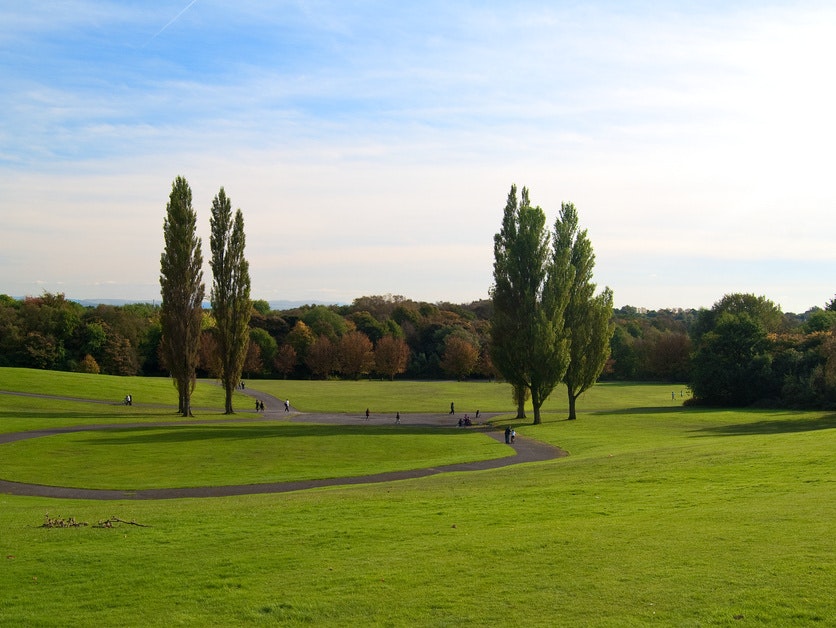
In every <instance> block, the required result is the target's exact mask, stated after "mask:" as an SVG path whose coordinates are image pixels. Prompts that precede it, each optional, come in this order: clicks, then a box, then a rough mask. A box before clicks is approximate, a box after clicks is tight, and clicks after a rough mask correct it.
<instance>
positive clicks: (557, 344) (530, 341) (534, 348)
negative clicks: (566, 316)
mask: <svg viewBox="0 0 836 628" xmlns="http://www.w3.org/2000/svg"><path fill="white" fill-rule="evenodd" d="M545 224H546V216H545V214H544V213H543V210H542V209H540V207H532V206H531V203H530V201H529V197H528V190H527V189H526V188H523V190H522V196H521V200H520V201H519V202H518V200H517V188H516V186H515V185H513V186H511V191H510V192H509V194H508V199H507V202H506V205H505V211H504V214H503V219H502V228H501V230H500V232H499V233H497V234H496V235H495V236H494V285H493V288H492V290H491V297H492V299H493V315H492V317H491V359H492V360H493V363H494V365H495V366H496V368H497V370H498V371H499V372H500V373H502V375H503V376H504V377H505V379H506V380H508V382H509V383H510V384H511V385H512V386H513V387H514V388H515V389H520V388H526V389H528V390H529V391H530V393H531V403H532V406H533V409H534V423H535V424H538V423H540V422H541V418H540V407H541V406H542V404H543V402H544V401H545V400H546V399H547V398H548V396H549V395H550V394H551V392H552V391H553V390H554V388H555V386H557V384H558V383H559V382H560V380H561V378H562V377H563V374H564V373H565V372H566V367H567V364H568V360H569V351H568V346H567V341H566V338H565V335H564V332H563V313H564V310H565V308H566V304H567V298H568V290H567V282H566V278H565V277H562V276H558V273H559V272H565V268H566V263H565V261H564V260H563V259H558V258H559V257H561V256H564V257H565V256H566V252H565V251H563V250H554V251H553V250H552V249H551V247H550V236H549V233H548V232H547V230H546V228H545ZM516 398H517V399H518V402H519V405H518V409H517V415H518V416H525V412H524V405H523V400H524V395H521V394H517V395H516Z"/></svg>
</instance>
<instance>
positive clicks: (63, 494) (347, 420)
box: [0, 390, 568, 500]
mask: <svg viewBox="0 0 836 628" xmlns="http://www.w3.org/2000/svg"><path fill="white" fill-rule="evenodd" d="M0 392H2V391H0ZM243 392H245V393H247V394H249V395H250V396H251V397H253V398H254V399H259V400H260V401H262V402H263V403H264V406H265V410H264V412H261V413H258V416H257V417H252V416H251V417H245V418H236V419H226V420H224V419H220V420H218V419H214V420H199V419H197V420H196V419H184V420H183V421H165V422H159V423H120V424H115V425H83V426H74V427H58V428H51V429H43V430H32V431H28V432H16V433H11V434H0V445H2V444H4V443H11V442H14V441H18V440H25V439H29V438H39V437H42V436H52V435H55V434H69V433H73V432H83V431H92V430H102V429H125V428H131V427H165V426H170V425H199V424H209V423H212V424H216V423H241V422H247V423H251V422H252V421H253V420H265V421H268V420H274V421H275V420H287V421H296V422H308V423H334V424H341V425H384V424H394V422H395V418H394V417H393V416H390V415H386V416H382V415H371V416H370V417H369V419H366V418H365V416H363V415H350V414H307V413H301V412H298V411H296V410H294V409H293V408H292V407H291V410H290V412H285V410H284V402H282V401H279V400H278V399H276V398H275V397H273V396H272V395H268V394H267V393H263V392H260V391H251V390H245V391H243ZM4 394H5V393H4ZM136 405H139V404H136ZM253 405H255V404H253ZM247 414H256V413H255V412H254V411H253V410H251V411H249V412H247ZM482 416H484V417H490V416H495V415H487V414H485V415H482ZM456 421H457V419H456ZM400 424H401V425H404V426H413V427H414V426H430V427H445V428H453V427H456V424H455V422H454V420H453V419H451V418H450V416H449V415H442V414H402V415H401V420H400ZM469 429H483V430H485V434H487V435H488V436H490V437H491V438H493V439H495V440H496V441H498V442H500V443H502V442H503V441H504V434H503V433H502V432H500V431H496V430H492V429H490V427H489V426H484V425H479V426H476V427H475V428H469ZM510 447H512V448H513V449H514V451H515V452H516V453H515V455H514V456H510V457H505V458H495V459H492V460H480V461H476V462H464V463H458V464H451V465H445V466H439V467H429V468H424V469H409V470H406V471H390V472H386V473H375V474H371V475H362V476H356V477H344V478H324V479H319V480H299V481H293V482H266V483H263V484H242V485H232V486H200V487H181V488H162V489H140V490H135V491H126V490H110V489H85V488H73V487H65V486H46V485H41V484H27V483H23V482H12V481H9V480H3V479H0V493H6V494H11V495H29V496H37V497H57V498H61V499H99V500H120V499H121V500H130V499H181V498H193V497H228V496H231V495H255V494H259V493H285V492H289V491H299V490H306V489H311V488H320V487H326V486H346V485H350V484H371V483H376V482H392V481H396V480H407V479H412V478H421V477H426V476H430V475H436V474H438V473H451V472H461V471H481V470H486V469H497V468H500V467H506V466H510V465H514V464H522V463H525V462H539V461H544V460H552V459H554V458H560V457H563V456H566V455H568V454H567V453H566V452H565V451H563V450H562V449H560V448H558V447H554V446H552V445H548V444H546V443H541V442H539V441H536V440H532V439H530V438H524V437H520V436H518V437H517V439H516V442H515V443H513V444H512V445H510Z"/></svg>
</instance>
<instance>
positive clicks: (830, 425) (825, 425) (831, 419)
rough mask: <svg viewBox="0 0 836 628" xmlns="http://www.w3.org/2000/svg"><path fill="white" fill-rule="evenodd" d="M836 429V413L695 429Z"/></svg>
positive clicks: (704, 432) (750, 432)
mask: <svg viewBox="0 0 836 628" xmlns="http://www.w3.org/2000/svg"><path fill="white" fill-rule="evenodd" d="M831 429H836V414H828V415H825V416H817V417H805V416H802V417H795V418H776V419H771V420H766V421H754V422H752V423H735V424H731V425H716V426H712V427H704V428H702V429H699V430H695V433H696V435H697V436H754V435H764V434H793V433H797V432H814V431H817V430H831Z"/></svg>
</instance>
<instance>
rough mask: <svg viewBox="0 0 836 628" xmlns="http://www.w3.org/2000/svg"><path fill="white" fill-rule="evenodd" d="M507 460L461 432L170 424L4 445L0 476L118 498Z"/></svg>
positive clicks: (493, 445) (506, 450)
mask: <svg viewBox="0 0 836 628" xmlns="http://www.w3.org/2000/svg"><path fill="white" fill-rule="evenodd" d="M358 452H362V455H361V456H358ZM510 455H513V451H512V450H511V448H510V447H508V446H506V445H503V444H500V443H497V442H496V441H494V440H493V439H491V438H489V437H487V436H486V435H484V434H482V433H477V432H473V431H466V430H446V431H439V430H433V429H429V428H423V429H418V428H408V427H405V426H380V427H366V426H362V427H357V426H333V425H307V424H306V425H300V424H290V423H269V424H265V423H258V424H246V423H245V424H240V423H236V424H233V425H228V424H221V425H194V426H189V425H173V426H166V427H140V428H126V429H118V430H113V429H110V430H100V431H98V430H97V431H84V432H75V433H70V434H59V435H55V436H49V437H46V438H36V439H31V440H22V441H18V442H14V443H10V444H7V445H4V446H3V457H2V458H0V478H4V479H7V480H14V481H16V482H26V483H30V484H47V485H56V484H60V485H61V486H72V487H84V488H104V489H107V488H113V489H124V490H135V489H147V488H171V487H183V486H221V485H224V486H226V485H234V484H258V483H266V482H290V481H296V480H309V479H321V478H335V477H352V476H360V475H367V474H371V473H383V472H387V471H401V470H406V469H415V468H424V467H433V466H439V465H448V464H455V463H459V462H470V461H474V460H484V459H489V458H499V457H504V456H510ZM44 461H49V464H44Z"/></svg>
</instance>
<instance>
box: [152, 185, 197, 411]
mask: <svg viewBox="0 0 836 628" xmlns="http://www.w3.org/2000/svg"><path fill="white" fill-rule="evenodd" d="M163 235H164V238H165V249H164V250H163V253H162V256H161V257H160V287H161V292H162V305H161V307H160V323H161V325H162V342H161V350H162V355H163V361H164V363H165V365H166V366H167V367H168V370H169V372H170V373H171V376H172V378H173V379H174V384H175V386H176V387H177V392H178V395H179V402H178V412H179V413H180V414H182V415H183V416H192V411H191V395H192V391H193V390H194V386H195V368H196V366H197V361H198V352H199V349H200V331H201V329H200V327H201V318H202V305H203V296H204V290H205V288H204V285H203V268H202V267H203V255H202V254H201V248H200V247H201V243H200V238H199V237H197V214H196V213H195V211H194V209H193V208H192V190H191V188H190V187H189V184H188V183H187V182H186V180H185V179H184V178H183V177H177V178H176V179H175V180H174V183H172V186H171V195H170V196H169V201H168V204H167V205H166V217H165V222H164V223H163Z"/></svg>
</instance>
